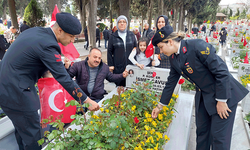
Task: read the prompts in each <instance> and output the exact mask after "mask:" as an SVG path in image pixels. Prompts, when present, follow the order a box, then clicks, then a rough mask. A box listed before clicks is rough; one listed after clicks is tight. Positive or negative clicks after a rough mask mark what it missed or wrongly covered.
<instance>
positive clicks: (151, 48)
mask: <svg viewBox="0 0 250 150" xmlns="http://www.w3.org/2000/svg"><path fill="white" fill-rule="evenodd" d="M152 39H153V37H152ZM152 39H151V41H150V42H149V44H148V47H147V49H146V50H145V55H146V57H147V58H148V57H150V56H152V55H153V54H154V46H153V44H152Z"/></svg>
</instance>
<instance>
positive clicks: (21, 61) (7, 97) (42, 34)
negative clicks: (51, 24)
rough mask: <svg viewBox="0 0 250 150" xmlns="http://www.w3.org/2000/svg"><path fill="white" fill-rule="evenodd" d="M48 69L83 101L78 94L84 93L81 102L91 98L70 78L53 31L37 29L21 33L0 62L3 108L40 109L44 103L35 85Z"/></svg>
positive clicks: (1, 104) (75, 97) (1, 101)
mask: <svg viewBox="0 0 250 150" xmlns="http://www.w3.org/2000/svg"><path fill="white" fill-rule="evenodd" d="M47 70H50V72H51V73H52V75H53V76H54V78H55V79H56V80H57V81H58V82H59V83H60V84H61V85H62V86H63V87H64V88H65V89H66V90H67V91H68V93H69V94H71V95H72V96H73V98H74V99H76V100H79V98H78V97H77V94H76V93H77V92H81V93H82V97H81V101H84V100H85V99H86V98H87V96H86V94H85V93H83V92H82V90H81V89H80V88H79V86H78V85H77V84H76V83H75V82H74V81H73V80H72V79H71V77H70V76H69V75H68V73H67V71H66V69H65V67H64V65H63V63H62V61H61V50H60V47H59V45H58V44H57V39H56V37H55V35H54V33H53V31H52V29H50V28H40V27H35V28H31V29H29V30H27V31H25V32H23V33H21V34H20V35H19V36H18V38H17V39H16V40H15V42H13V44H12V45H11V46H10V48H9V49H8V51H7V52H6V53H5V56H4V58H3V60H2V61H1V62H0V106H5V107H8V108H11V109H14V110H19V111H35V110H38V109H39V108H40V101H39V97H38V95H37V91H36V88H35V84H36V82H37V80H38V79H39V78H40V77H41V76H42V75H43V73H44V72H45V71H47ZM76 90H77V91H76ZM80 95H81V94H79V95H78V96H80Z"/></svg>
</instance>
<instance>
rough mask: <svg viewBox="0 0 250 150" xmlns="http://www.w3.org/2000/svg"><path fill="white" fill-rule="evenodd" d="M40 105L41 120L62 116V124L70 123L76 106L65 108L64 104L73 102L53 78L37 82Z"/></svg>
mask: <svg viewBox="0 0 250 150" xmlns="http://www.w3.org/2000/svg"><path fill="white" fill-rule="evenodd" d="M37 86H38V90H39V98H40V103H41V120H43V119H48V118H49V116H51V115H52V116H53V117H54V120H55V118H56V117H57V116H59V115H62V114H63V118H62V120H61V121H62V122H63V123H70V122H72V121H73V119H70V116H71V115H74V114H75V113H76V106H69V107H65V104H66V103H67V102H69V101H71V100H74V98H73V97H71V95H69V93H68V92H67V91H66V90H65V89H64V88H63V87H62V86H61V84H60V83H58V82H57V81H56V79H55V78H41V79H39V80H38V82H37Z"/></svg>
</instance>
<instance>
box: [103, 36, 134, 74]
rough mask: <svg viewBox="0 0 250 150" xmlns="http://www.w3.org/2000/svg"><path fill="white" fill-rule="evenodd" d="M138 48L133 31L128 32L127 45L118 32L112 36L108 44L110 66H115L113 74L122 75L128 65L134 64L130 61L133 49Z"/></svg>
mask: <svg viewBox="0 0 250 150" xmlns="http://www.w3.org/2000/svg"><path fill="white" fill-rule="evenodd" d="M135 47H136V39H135V35H134V33H133V32H131V31H127V36H126V45H125V46H124V42H123V40H122V38H121V37H120V36H119V35H118V31H116V32H115V33H113V34H111V36H110V38H109V43H108V53H107V58H108V65H109V66H114V67H115V69H114V71H113V73H116V74H119V73H122V72H123V71H124V70H125V68H126V66H127V65H128V64H131V65H132V62H131V61H130V60H129V59H128V57H129V55H130V53H131V51H132V50H133V48H135Z"/></svg>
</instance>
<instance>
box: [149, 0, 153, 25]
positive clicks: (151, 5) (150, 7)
mask: <svg viewBox="0 0 250 150" xmlns="http://www.w3.org/2000/svg"><path fill="white" fill-rule="evenodd" d="M153 5H154V1H153V0H149V11H148V24H149V28H151V24H152V13H153Z"/></svg>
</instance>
